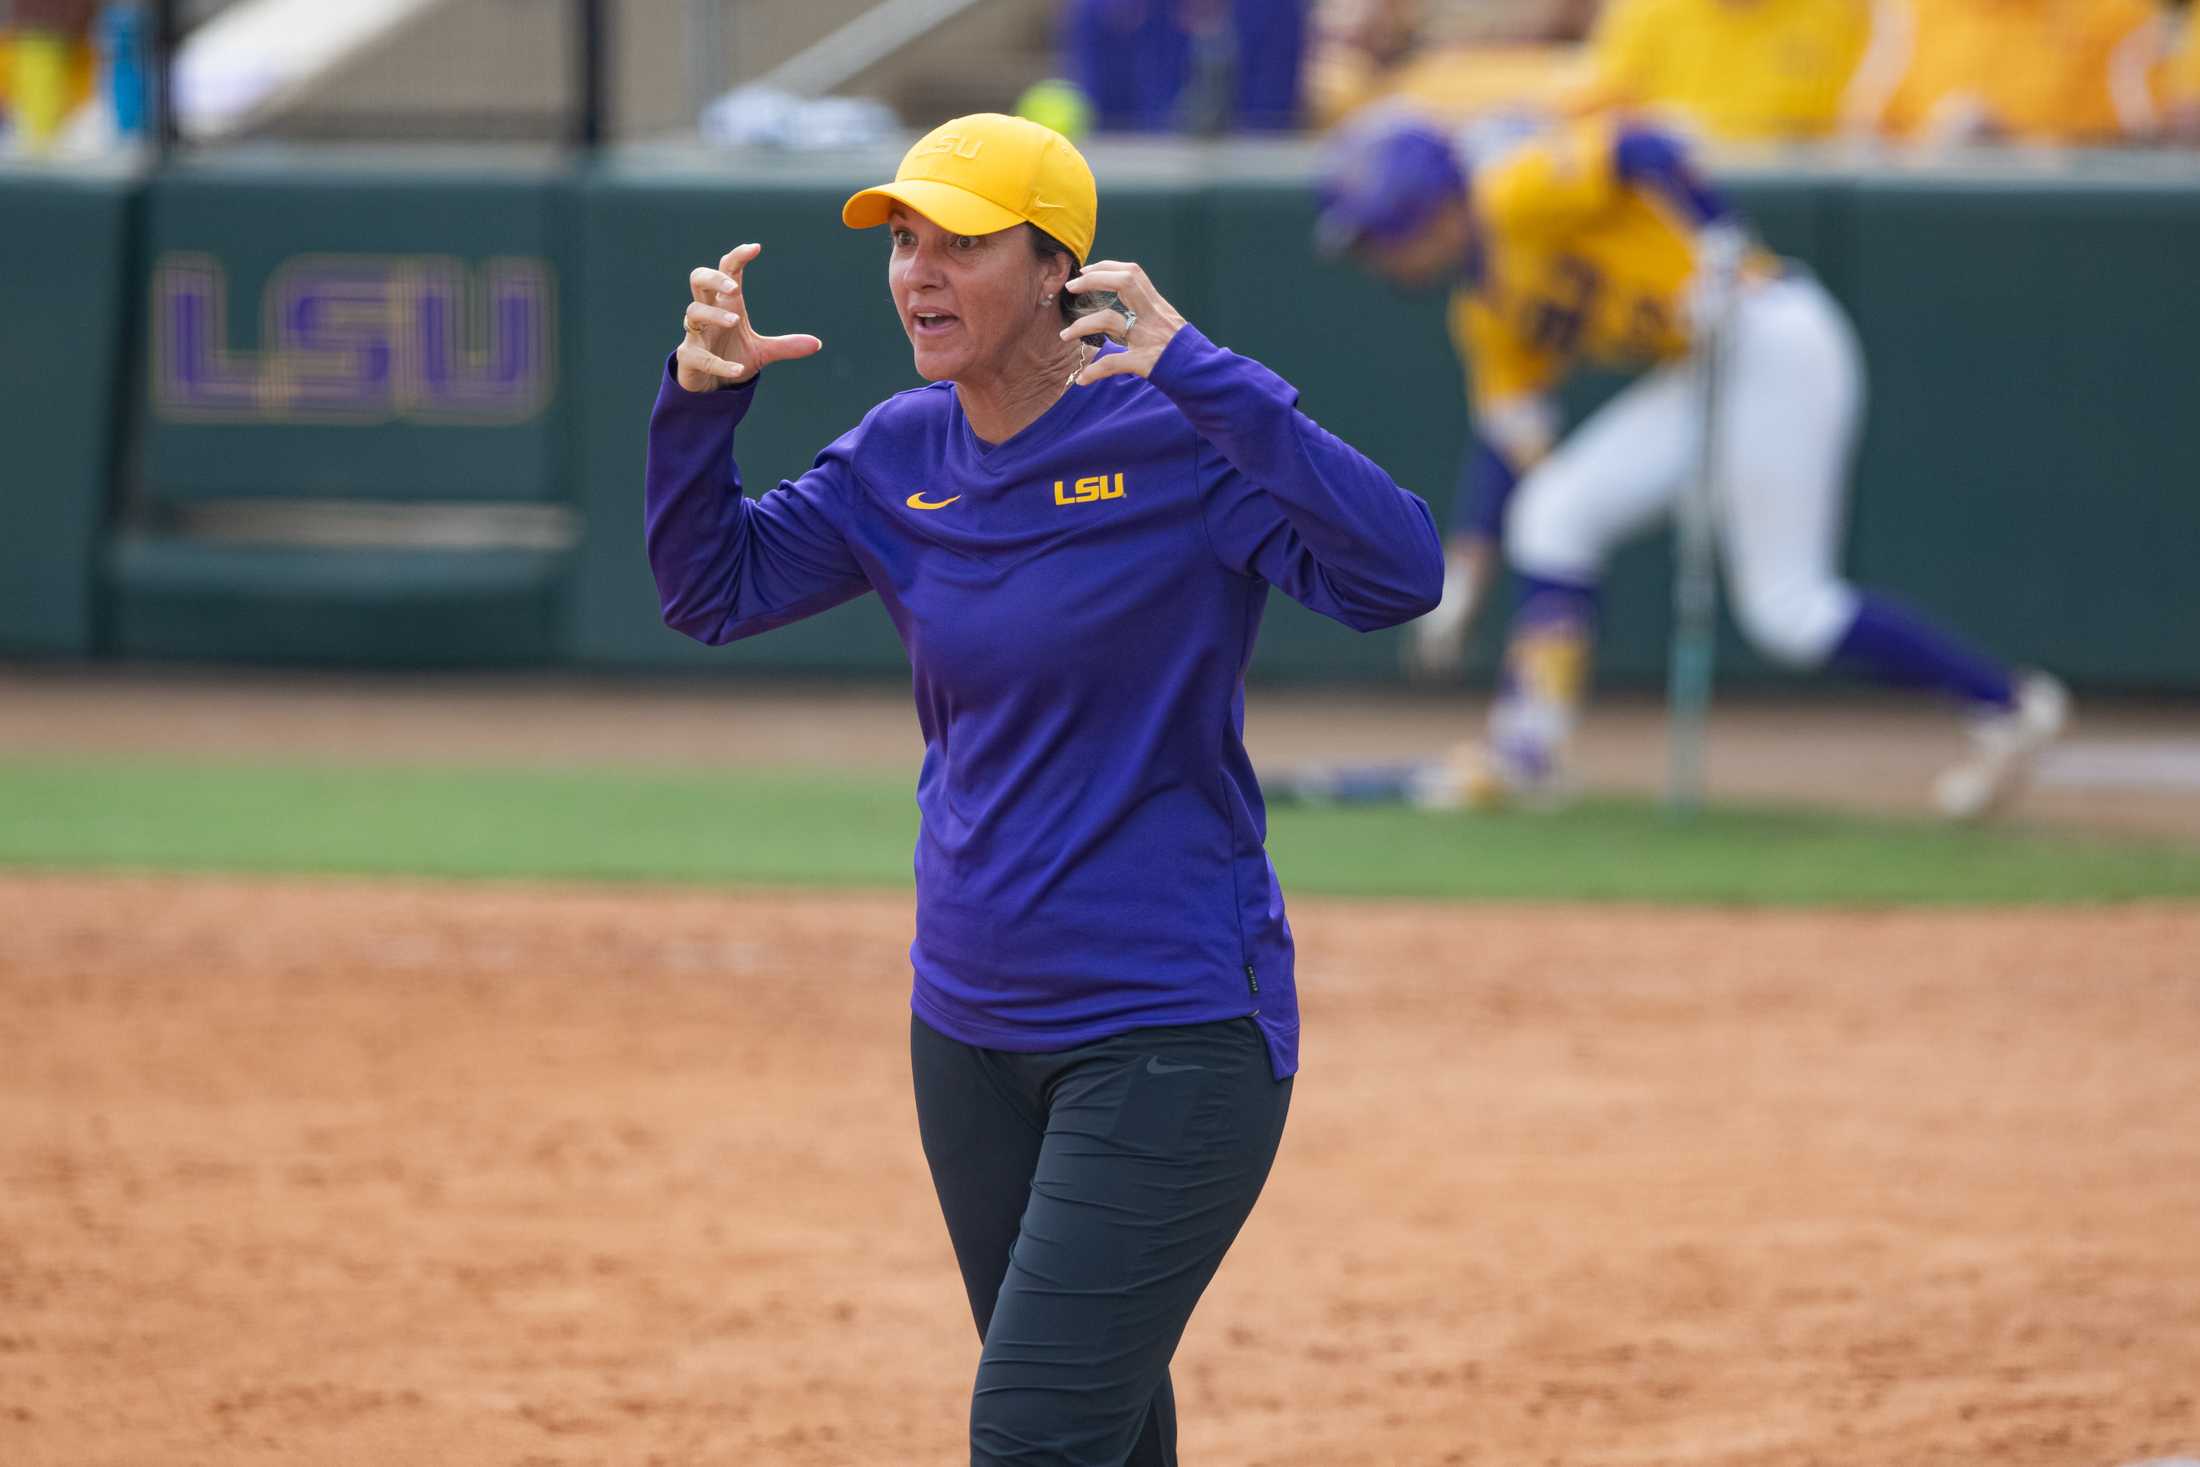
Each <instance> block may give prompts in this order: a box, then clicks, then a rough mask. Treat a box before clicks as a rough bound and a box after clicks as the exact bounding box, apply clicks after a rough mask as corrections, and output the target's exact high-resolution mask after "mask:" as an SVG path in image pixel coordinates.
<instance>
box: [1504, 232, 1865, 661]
mask: <svg viewBox="0 0 2200 1467" xmlns="http://www.w3.org/2000/svg"><path fill="white" fill-rule="evenodd" d="M1723 377H1724V381H1723V384H1722V391H1723V394H1724V396H1723V397H1722V400H1721V402H1720V406H1719V413H1720V438H1721V443H1720V465H1719V477H1720V480H1721V483H1720V485H1719V499H1718V529H1719V549H1720V557H1721V562H1722V565H1723V567H1724V571H1725V581H1726V588H1727V595H1728V598H1729V601H1730V604H1731V605H1732V608H1733V611H1734V616H1735V620H1736V621H1737V622H1738V623H1740V625H1741V628H1742V630H1743V632H1744V633H1746V634H1747V635H1748V637H1749V639H1750V640H1751V641H1752V642H1753V643H1755V644H1756V646H1757V647H1758V648H1759V650H1761V651H1762V652H1764V654H1765V655H1766V656H1768V657H1770V658H1773V659H1774V660H1776V661H1779V662H1783V663H1788V664H1791V665H1796V666H1805V667H1809V666H1816V665H1817V664H1819V663H1821V662H1823V661H1825V659H1826V658H1827V656H1828V655H1830V654H1831V652H1832V651H1833V648H1834V644H1835V643H1836V642H1837V641H1839V640H1840V637H1841V635H1842V633H1843V632H1844V631H1846V630H1847V629H1848V625H1849V623H1850V621H1851V620H1852V619H1854V617H1855V614H1856V605H1857V597H1856V592H1855V591H1854V590H1853V589H1851V588H1850V586H1849V585H1848V583H1847V582H1845V581H1843V580H1842V579H1841V576H1840V571H1839V562H1840V550H1841V537H1842V531H1843V527H1844V505H1845V496H1846V494H1847V489H1848V477H1849V458H1850V454H1851V452H1852V449H1853V447H1854V444H1855V440H1856V432H1857V427H1858V424H1859V422H1860V420H1861V418H1862V415H1863V404H1864V365H1863V354H1862V352H1861V351H1860V350H1859V349H1858V346H1857V342H1856V335H1855V333H1854V332H1853V331H1852V330H1851V329H1850V327H1849V323H1848V319H1847V318H1846V317H1845V316H1843V315H1842V313H1841V308H1840V306H1838V305H1837V304H1835V303H1834V300H1833V297H1832V296H1830V295H1828V294H1827V293H1826V289H1825V287H1824V286H1822V285H1820V284H1819V283H1818V282H1817V281H1816V280H1815V279H1813V278H1811V277H1810V276H1809V275H1807V274H1797V273H1790V274H1788V275H1784V276H1781V277H1780V278H1778V279H1774V280H1768V281H1762V282H1759V283H1757V284H1754V285H1752V286H1749V287H1747V288H1746V289H1745V290H1744V291H1743V293H1742V295H1741V297H1740V298H1739V300H1737V301H1736V303H1735V308H1734V317H1733V323H1732V332H1731V336H1730V345H1729V348H1728V352H1727V363H1726V369H1725V372H1724V373H1723ZM1700 437H1701V409H1700V407H1699V405H1698V401H1697V388H1696V386H1695V377H1694V371H1693V368H1692V367H1691V365H1690V364H1689V363H1686V362H1676V363H1671V364H1669V365H1666V366H1664V367H1660V368H1658V369H1657V370H1655V371H1653V372H1651V373H1650V374H1649V375H1648V376H1646V377H1644V378H1643V379H1642V380H1640V381H1638V382H1636V383H1634V384H1632V385H1631V386H1629V387H1628V388H1627V389H1626V390H1625V391H1623V392H1622V393H1620V395H1619V396H1618V397H1615V398H1614V399H1612V401H1611V402H1609V403H1607V404H1606V405H1605V406H1604V407H1602V408H1600V409H1599V410H1598V411H1597V412H1595V413H1594V414H1592V415H1591V416H1590V417H1589V419H1588V420H1587V421H1586V422H1584V423H1583V424H1582V425H1581V426H1580V427H1579V428H1577V429H1576V430H1575V431H1574V432H1573V433H1572V434H1571V435H1570V436H1569V437H1567V438H1566V439H1565V441H1564V442H1562V443H1560V444H1559V446H1558V447H1557V448H1556V449H1555V450H1553V452H1552V453H1551V455H1550V456H1549V457H1548V458H1546V459H1545V460H1544V461H1543V462H1542V463H1540V464H1538V465H1537V466H1536V467H1535V468H1534V469H1533V470H1532V471H1530V473H1529V474H1528V475H1527V477H1526V478H1525V479H1523V480H1522V482H1521V485H1520V488H1519V490H1518V492H1517V493H1516V494H1515V495H1514V498H1513V502H1512V505H1511V508H1510V511H1509V513H1508V515H1507V518H1506V526H1505V553H1506V557H1507V559H1508V560H1509V561H1510V562H1511V563H1512V565H1513V566H1514V568H1515V569H1517V570H1519V571H1522V572H1525V573H1527V574H1529V575H1534V576H1540V577H1543V578H1545V579H1548V580H1558V581H1571V582H1576V583H1579V584H1584V585H1593V584H1595V583H1596V581H1597V580H1598V579H1599V578H1600V577H1601V574H1602V572H1603V569H1604V562H1605V559H1606V557H1607V556H1609V555H1610V554H1611V552H1612V551H1613V550H1614V549H1615V548H1616V547H1618V546H1619V545H1620V544H1621V543H1622V542H1624V541H1626V540H1628V539H1629V538H1631V537H1632V536H1634V535H1635V534H1637V533H1638V532H1640V531H1642V530H1644V529H1646V528H1647V527H1649V526H1650V524H1651V523H1652V522H1653V521H1655V520H1657V519H1658V518H1660V517H1661V516H1664V515H1667V514H1670V513H1671V512H1672V510H1673V507H1674V503H1675V501H1676V499H1677V498H1678V497H1679V495H1680V492H1681V489H1682V486H1683V485H1685V484H1686V483H1688V482H1689V480H1690V478H1691V476H1692V475H1694V474H1695V473H1696V472H1697V471H1698V459H1699V454H1698V451H1697V441H1698V439H1699V438H1700Z"/></svg>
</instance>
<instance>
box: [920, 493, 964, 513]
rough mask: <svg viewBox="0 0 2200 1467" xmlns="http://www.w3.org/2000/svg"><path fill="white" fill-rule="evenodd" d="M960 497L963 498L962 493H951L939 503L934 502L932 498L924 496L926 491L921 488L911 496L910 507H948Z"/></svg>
mask: <svg viewBox="0 0 2200 1467" xmlns="http://www.w3.org/2000/svg"><path fill="white" fill-rule="evenodd" d="M960 498H962V496H961V495H960V494H950V495H948V496H947V498H945V499H943V500H941V501H940V502H939V503H938V504H934V503H933V502H932V501H931V500H929V499H926V498H925V497H924V491H923V490H922V489H919V490H918V491H917V492H916V493H914V494H912V495H910V496H909V507H910V508H911V509H945V508H947V506H949V505H950V504H953V503H954V502H955V501H956V500H958V499H960Z"/></svg>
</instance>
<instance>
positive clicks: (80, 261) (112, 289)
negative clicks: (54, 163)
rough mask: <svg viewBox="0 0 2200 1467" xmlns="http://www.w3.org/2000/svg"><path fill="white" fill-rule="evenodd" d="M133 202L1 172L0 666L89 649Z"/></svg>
mask: <svg viewBox="0 0 2200 1467" xmlns="http://www.w3.org/2000/svg"><path fill="white" fill-rule="evenodd" d="M135 194H136V185H135V183H134V181H133V180H131V179H130V178H129V177H128V176H126V175H122V174H116V175H113V176H108V177H87V178H59V177H54V176H50V175H46V174H40V173H30V172H26V173H12V172H6V171H0V655H24V654H35V655H41V656H82V655H84V654H85V653H88V652H90V651H91V650H92V649H93V646H94V639H95V633H96V629H97V622H98V595H97V591H96V583H95V577H94V570H95V566H96V561H97V556H98V545H99V535H100V532H101V530H102V529H103V527H104V524H105V520H106V507H107V489H108V483H109V480H110V478H111V476H112V474H113V471H114V440H115V431H116V423H117V419H118V416H119V415H118V414H117V412H116V411H115V405H116V402H117V396H118V394H119V393H120V392H121V391H122V381H121V372H122V343H123V297H124V294H125V289H126V285H125V283H126V282H127V281H128V280H129V278H130V268H129V264H128V258H129V255H128V238H129V230H130V220H131V211H132V203H133V199H134V197H135Z"/></svg>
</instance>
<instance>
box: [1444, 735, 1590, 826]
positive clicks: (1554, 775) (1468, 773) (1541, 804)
mask: <svg viewBox="0 0 2200 1467" xmlns="http://www.w3.org/2000/svg"><path fill="white" fill-rule="evenodd" d="M1572 793H1573V789H1572V786H1571V784H1570V783H1569V782H1568V781H1567V780H1566V779H1565V777H1564V775H1563V773H1562V772H1561V770H1560V768H1559V766H1558V763H1557V761H1556V760H1555V759H1553V758H1551V757H1550V755H1549V751H1548V750H1530V751H1525V752H1523V751H1519V750H1513V751H1509V752H1508V751H1507V750H1506V749H1505V748H1503V747H1502V746H1499V745H1494V744H1478V743H1467V744H1461V745H1460V746H1459V747H1458V748H1457V749H1456V750H1454V751H1453V752H1452V754H1451V756H1450V757H1449V758H1446V759H1440V760H1437V761H1436V762H1434V763H1431V764H1426V765H1423V766H1422V767H1421V769H1420V771H1419V772H1418V776H1417V777H1416V779H1415V780H1414V781H1413V783H1412V785H1411V787H1410V788H1409V790H1408V793H1407V799H1408V800H1409V801H1411V803H1412V804H1413V805H1414V806H1415V807H1416V808H1418V809H1422V810H1506V809H1524V810H1556V809H1558V808H1560V807H1561V806H1563V805H1565V804H1566V803H1567V801H1568V799H1569V797H1570V796H1571V795H1572Z"/></svg>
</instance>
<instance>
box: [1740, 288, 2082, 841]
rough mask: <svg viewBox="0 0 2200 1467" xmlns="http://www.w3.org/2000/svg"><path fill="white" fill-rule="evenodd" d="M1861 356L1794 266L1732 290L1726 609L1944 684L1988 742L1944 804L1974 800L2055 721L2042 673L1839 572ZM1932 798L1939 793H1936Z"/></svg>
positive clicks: (1876, 669)
mask: <svg viewBox="0 0 2200 1467" xmlns="http://www.w3.org/2000/svg"><path fill="white" fill-rule="evenodd" d="M1863 397H1864V372H1863V359H1862V355H1861V353H1860V352H1859V350H1858V348H1857V345H1856V340H1855V336H1854V334H1853V332H1852V331H1851V330H1850V328H1849V325H1848V322H1847V320H1846V319H1845V318H1844V317H1843V316H1842V315H1841V311H1840V308H1839V307H1838V306H1837V305H1835V304H1834V302H1833V300H1832V299H1831V297H1829V296H1828V295H1827V294H1826V292H1825V290H1824V288H1823V287H1821V286H1820V285H1818V283H1817V282H1816V281H1814V280H1810V279H1809V278H1807V277H1802V278H1797V279H1791V280H1785V281H1781V282H1778V283H1775V284H1771V285H1767V286H1763V287H1760V288H1758V289H1756V290H1753V291H1751V292H1750V293H1749V294H1748V295H1746V296H1745V297H1744V299H1743V301H1742V303H1741V305H1740V307H1739V309H1738V312H1737V316H1736V321H1735V341H1734V376H1733V381H1732V386H1731V388H1730V392H1729V403H1728V410H1727V417H1726V423H1727V434H1728V436H1727V438H1726V439H1725V440H1724V442H1723V445H1722V446H1723V448H1724V452H1725V462H1726V464H1727V474H1726V482H1725V485H1724V491H1725V492H1724V499H1723V502H1722V504H1721V505H1720V520H1721V530H1722V535H1723V538H1724V540H1725V542H1726V549H1727V556H1726V566H1727V578H1728V584H1729V587H1730V590H1731V593H1732V599H1733V603H1734V612H1735V618H1736V620H1737V621H1738V622H1739V623H1740V624H1741V627H1742V629H1743V631H1744V632H1745V633H1746V634H1747V635H1748V636H1749V638H1750V640H1751V641H1752V642H1753V643H1754V644H1755V645H1756V646H1757V647H1758V648H1759V649H1760V650H1762V651H1763V652H1764V653H1765V654H1766V655H1767V656H1769V657H1772V658H1773V659H1774V660H1776V661H1780V662H1784V663H1786V664H1788V665H1790V666H1796V667H1806V668H1810V667H1819V666H1823V665H1825V664H1827V663H1829V662H1837V663H1840V664H1842V665H1845V666H1848V667H1851V668H1854V669H1855V670H1856V671H1858V672H1860V673H1861V674H1862V675H1864V676H1866V677H1868V678H1871V679H1872V680H1874V681H1878V682H1882V683H1888V684H1892V685H1896V686H1905V687H1923V688H1932V689H1937V690H1939V691H1942V692H1946V693H1948V694H1950V695H1952V696H1953V697H1955V698H1956V699H1958V700H1959V701H1961V702H1962V703H1964V704H1965V705H1966V706H1967V707H1968V708H1969V709H1970V710H1971V712H1972V713H1973V715H1974V717H1976V718H1977V719H1978V720H1979V726H1980V728H1981V730H1982V732H1985V734H1986V736H1985V738H1984V740H1983V742H1984V744H1985V745H1986V746H1987V747H1988V748H1990V749H1991V751H1992V756H1993V757H1991V758H1990V759H1989V760H1988V761H1987V764H1986V765H1985V766H1982V767H1981V768H1980V770H1979V771H1978V776H1977V778H1975V779H1974V780H1973V783H1974V784H1976V785H1978V786H1979V787H1978V788H1976V789H1974V790H1973V791H1971V792H1970V793H1969V794H1967V795H1965V796H1964V797H1963V798H1962V799H1960V800H1958V801H1957V802H1956V805H1961V806H1966V808H1956V807H1955V805H1951V806H1950V807H1949V812H1950V813H1951V814H1976V813H1980V811H1981V810H1982V809H1983V808H1984V805H1985V804H1987V803H1991V801H1992V800H1993V799H1994V798H1997V797H1998V796H1999V795H2000V794H2002V793H2005V792H2006V788H2007V787H2008V786H2009V785H2010V784H2011V783H2012V782H2013V777H2014V775H2015V774H2016V773H2017V772H2018V765H2019V763H2020V762H2021V759H2022V758H2023V757H2024V756H2026V755H2028V754H2029V752H2030V751H2031V750H2032V749H2034V748H2036V747H2037V746H2038V744H2039V743H2041V742H2044V741H2045V739H2046V738H2047V737H2050V736H2052V733H2053V732H2054V731H2055V730H2057V729H2059V728H2060V726H2061V721H2062V717H2063V712H2062V705H2063V697H2062V694H2061V691H2060V688H2059V686H2058V685H2056V684H2054V682H2053V680H2052V679H2044V678H2039V677H2033V678H2031V679H2020V678H2019V677H2018V676H2017V675H2016V674H2015V673H2013V672H2012V671H2011V670H2010V669H2009V668H2007V667H2005V666H2004V665H2002V664H2001V663H1999V662H1997V661H1995V660H1994V659H1993V658H1991V657H1988V656H1987V655H1985V654H1984V653H1981V652H1979V651H1977V650H1975V649H1974V648H1971V647H1969V646H1967V645H1966V644H1965V643H1964V642H1963V641H1962V640H1961V639H1960V638H1958V637H1957V636H1955V635H1954V634H1953V633H1951V632H1949V631H1947V630H1946V629H1945V628H1942V627H1940V626H1937V625H1935V624H1934V623H1933V622H1931V621H1929V620H1927V619H1926V618H1924V617H1923V616H1920V615H1918V614H1917V613H1916V612H1914V611H1911V610H1909V609H1908V608H1906V607H1904V606H1903V605H1902V604H1901V603H1900V602H1898V601H1896V600H1894V599H1893V598H1891V597H1888V596H1886V595H1883V594H1880V593H1876V592H1872V591H1868V590H1862V589H1859V588H1857V587H1855V586H1852V585H1850V584H1849V583H1848V582H1846V581H1845V580H1843V579H1842V577H1841V574H1840V571H1839V569H1838V567H1839V558H1840V544H1841V538H1842V530H1843V521H1844V512H1845V506H1846V500H1847V492H1848V483H1849V462H1850V458H1851V455H1852V451H1853V447H1854V442H1855V438H1856V432H1857V427H1858V424H1859V422H1860V419H1861V415H1862V410H1863ZM1943 803H1944V805H1948V804H1949V802H1948V801H1946V800H1945V799H1944V801H1943Z"/></svg>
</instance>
